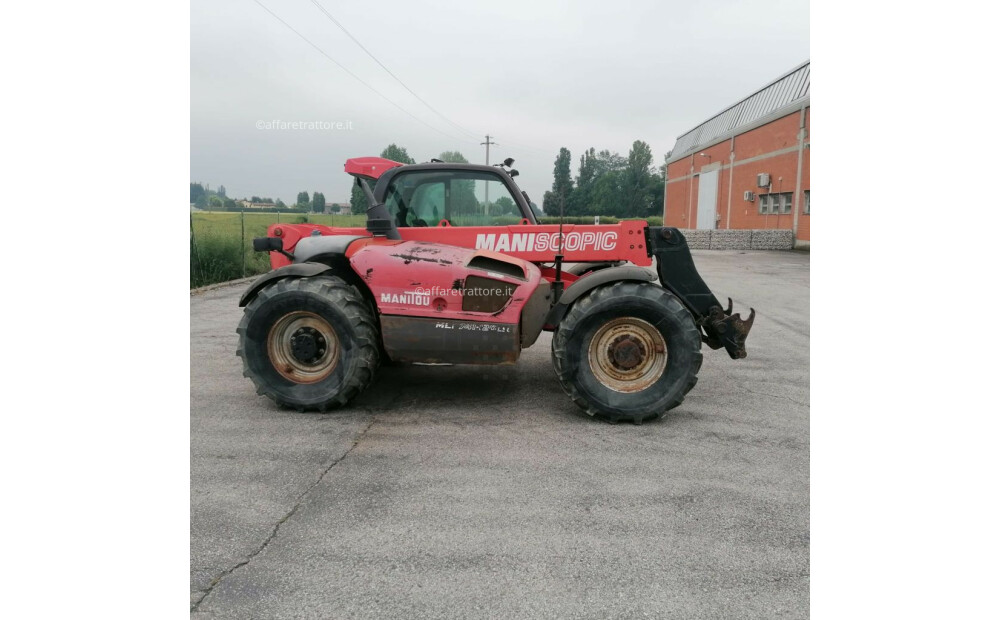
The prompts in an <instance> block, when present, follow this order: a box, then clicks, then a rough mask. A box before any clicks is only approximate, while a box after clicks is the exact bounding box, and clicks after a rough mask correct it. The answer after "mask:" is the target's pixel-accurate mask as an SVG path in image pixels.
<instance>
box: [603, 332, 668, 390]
mask: <svg viewBox="0 0 1000 620" xmlns="http://www.w3.org/2000/svg"><path fill="white" fill-rule="evenodd" d="M588 359H589V362H590V369H591V371H592V372H593V373H594V377H596V378H597V380H598V381H600V382H601V383H602V384H603V385H604V386H606V387H608V388H610V389H612V390H614V391H616V392H625V393H631V392H639V391H642V390H644V389H646V388H648V387H650V386H651V385H653V384H654V383H656V381H657V380H658V379H659V378H660V377H661V376H663V373H664V371H665V370H666V367H667V343H666V341H665V340H664V338H663V334H661V333H660V330H658V329H656V328H655V327H653V325H651V324H650V323H648V322H646V321H644V320H642V319H640V318H636V317H619V318H617V319H612V320H610V321H608V322H607V323H605V324H604V325H602V326H601V327H600V328H598V330H597V332H596V333H595V334H594V337H593V338H592V339H591V342H590V347H589V349H588Z"/></svg>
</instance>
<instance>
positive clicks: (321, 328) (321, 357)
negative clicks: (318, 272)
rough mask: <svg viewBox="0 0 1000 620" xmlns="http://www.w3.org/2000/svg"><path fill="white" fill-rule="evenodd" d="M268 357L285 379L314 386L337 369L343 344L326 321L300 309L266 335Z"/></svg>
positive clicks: (283, 319)
mask: <svg viewBox="0 0 1000 620" xmlns="http://www.w3.org/2000/svg"><path fill="white" fill-rule="evenodd" d="M267 354H268V357H269V358H270V360H271V365H272V366H274V369H275V370H276V371H277V372H278V374H280V375H281V376H283V377H284V378H286V379H288V380H289V381H294V382H295V383H315V382H317V381H321V380H322V379H324V378H326V377H327V376H329V375H330V373H331V372H333V369H334V368H336V367H337V363H338V360H339V358H340V345H339V341H338V340H337V334H336V332H335V331H334V330H333V327H332V326H331V325H330V323H328V322H327V321H326V319H324V318H322V317H320V316H319V315H318V314H315V313H312V312H305V311H301V310H300V311H295V312H289V313H288V314H286V315H285V316H283V317H281V318H280V319H278V320H277V321H275V323H274V325H273V326H272V327H271V330H270V332H269V333H268V336H267Z"/></svg>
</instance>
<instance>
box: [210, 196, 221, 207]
mask: <svg viewBox="0 0 1000 620" xmlns="http://www.w3.org/2000/svg"><path fill="white" fill-rule="evenodd" d="M208 206H209V207H211V208H213V209H221V208H222V207H223V206H225V203H224V202H222V198H219V197H218V196H212V197H210V198H209V199H208Z"/></svg>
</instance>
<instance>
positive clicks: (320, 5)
mask: <svg viewBox="0 0 1000 620" xmlns="http://www.w3.org/2000/svg"><path fill="white" fill-rule="evenodd" d="M310 2H312V3H313V4H314V5H316V8H318V9H319V10H320V11H322V12H323V14H324V15H326V17H327V19H329V20H330V21H332V22H333V23H334V24H336V25H337V27H338V28H340V29H341V30H343V31H344V34H346V35H347V36H349V37H351V40H352V41H354V42H355V43H357V45H358V47H360V48H361V49H362V50H363V51H364V52H365V53H366V54H368V56H369V57H370V58H371V59H372V60H374V61H375V62H376V64H378V66H380V67H382V69H384V70H385V72H386V73H388V74H389V75H390V76H392V79H394V80H396V81H397V82H399V85H400V86H402V87H403V88H405V89H406V90H407V91H408V92H409V93H410V94H411V95H413V96H414V97H416V98H417V101H419V102H420V103H422V104H424V105H425V106H427V109H428V110H430V111H431V112H433V113H435V114H437V115H438V116H439V117H441V119H443V120H444V121H445V122H446V123H448V124H449V125H451V126H452V127H454V128H455V129H458V130H459V131H464V132H465V133H467V134H469V135H470V136H475V135H477V134H475V133H474V132H471V131H469V130H468V129H466V128H464V127H462V126H461V125H459V124H458V123H454V122H452V120H451V119H450V118H448V117H447V116H445V115H444V114H442V113H440V112H438V111H437V109H436V108H435V107H434V106H432V105H431V104H429V103H427V102H426V101H424V99H423V97H421V96H420V95H418V94H417V93H415V92H413V89H412V88H410V87H409V86H407V85H406V84H404V83H403V80H401V79H399V78H398V77H396V74H395V73H393V72H392V71H390V70H389V67H387V66H385V65H384V64H382V61H381V60H379V59H378V58H375V55H374V54H372V53H371V52H369V51H368V48H366V47H365V46H364V45H362V44H361V41H358V40H357V39H356V38H355V37H354V35H353V34H351V33H350V32H349V31H348V30H347V28H345V27H344V25H343V24H341V23H340V22H339V21H337V18H336V17H334V16H333V15H331V14H330V12H329V11H327V10H326V9H325V8H324V7H323V5H322V4H320V3H319V2H318V0H310Z"/></svg>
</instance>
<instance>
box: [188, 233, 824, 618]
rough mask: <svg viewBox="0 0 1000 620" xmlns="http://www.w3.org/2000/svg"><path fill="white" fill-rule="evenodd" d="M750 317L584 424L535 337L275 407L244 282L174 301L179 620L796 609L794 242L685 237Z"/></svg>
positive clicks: (797, 256) (799, 265)
mask: <svg viewBox="0 0 1000 620" xmlns="http://www.w3.org/2000/svg"><path fill="white" fill-rule="evenodd" d="M694 256H695V262H696V264H697V266H698V269H699V271H700V272H701V274H702V276H703V278H704V279H705V281H706V282H707V283H708V284H709V286H710V287H711V288H712V290H713V291H714V292H715V293H716V295H717V296H719V297H722V298H725V297H726V296H731V297H732V298H733V300H734V303H735V306H736V309H737V311H740V312H743V313H744V316H745V314H746V312H747V311H748V310H747V309H748V307H749V306H751V305H752V306H754V307H755V308H756V309H757V319H756V322H755V324H754V327H753V331H752V332H751V335H750V339H749V341H748V350H749V357H748V358H747V359H745V360H740V361H733V360H730V359H729V357H728V356H727V355H726V354H725V353H724V352H723V351H711V350H709V349H707V347H706V348H705V349H704V352H705V363H704V365H703V366H702V369H701V372H700V373H699V382H698V385H697V386H696V387H695V388H694V390H692V391H691V392H690V393H689V394H688V396H687V399H686V400H685V401H684V403H683V404H682V405H681V406H680V407H678V408H676V409H674V410H672V411H671V412H669V413H668V414H667V416H666V417H665V418H663V419H661V420H658V421H655V422H652V423H647V424H645V425H643V426H634V425H632V424H619V425H610V424H606V423H603V422H600V421H596V420H593V419H590V418H587V417H586V416H584V415H582V414H581V413H580V412H579V410H578V409H577V408H576V406H575V405H573V403H572V402H570V401H569V399H568V398H567V397H566V396H565V395H564V394H563V392H562V389H561V388H560V386H559V383H558V381H557V380H556V377H555V374H554V373H553V371H552V367H551V362H550V359H549V346H550V340H551V338H550V335H549V334H547V333H543V334H542V336H541V337H540V338H539V340H538V342H537V343H536V344H535V345H534V346H533V347H532V348H530V349H527V350H526V351H524V352H523V353H522V357H521V360H520V361H519V362H518V363H517V365H515V366H510V367H472V366H452V367H427V366H401V367H392V368H383V369H382V370H381V371H380V375H379V377H378V378H377V379H376V382H375V384H374V385H373V386H372V387H371V388H370V389H369V390H368V391H367V392H366V393H364V394H363V395H362V396H360V397H359V398H358V399H356V400H355V401H354V402H353V403H352V404H351V406H350V407H349V408H347V409H344V410H341V411H336V412H331V413H328V414H315V413H298V412H295V411H290V410H282V409H279V408H277V407H276V406H275V405H274V403H272V402H271V401H270V400H267V399H265V398H263V397H258V396H256V394H255V393H254V389H253V387H252V384H251V382H250V380H249V379H244V378H243V377H242V374H241V370H242V369H241V365H240V362H239V359H238V358H237V357H236V353H235V351H236V344H237V336H236V331H235V330H236V325H237V323H238V322H239V320H240V317H241V314H242V310H241V309H240V308H238V307H237V300H238V298H239V295H240V293H241V292H242V290H243V286H244V285H234V286H224V287H221V288H217V289H214V290H210V291H206V292H200V293H195V294H193V295H192V296H191V617H192V618H267V619H279V618H413V617H420V618H496V617H503V618H564V617H574V618H608V617H636V618H643V617H648V618H685V619H688V618H723V617H724V618H778V617H780V618H806V617H808V613H809V255H808V254H802V253H794V252H745V253H743V252H709V251H695V252H694Z"/></svg>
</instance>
